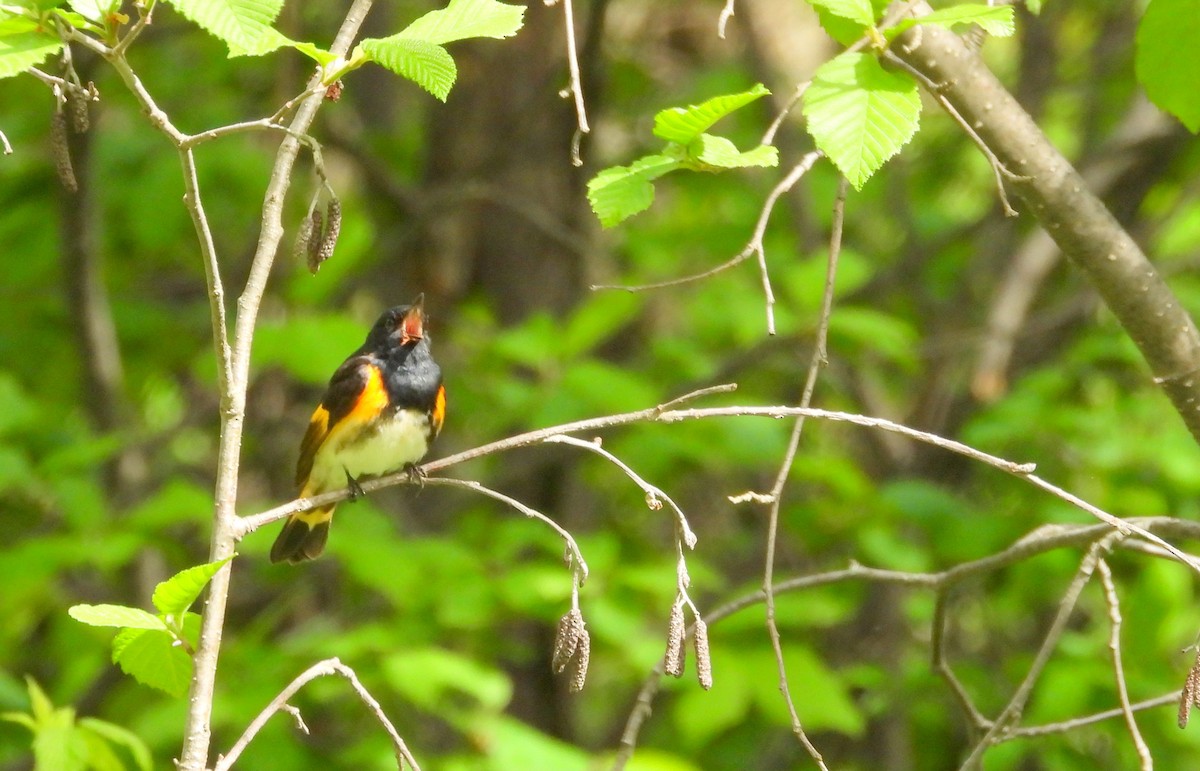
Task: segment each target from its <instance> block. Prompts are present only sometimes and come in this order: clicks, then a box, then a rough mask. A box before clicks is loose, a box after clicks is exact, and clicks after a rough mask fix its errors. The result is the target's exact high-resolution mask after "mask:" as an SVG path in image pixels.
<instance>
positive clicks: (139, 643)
mask: <svg viewBox="0 0 1200 771" xmlns="http://www.w3.org/2000/svg"><path fill="white" fill-rule="evenodd" d="M118 638H119V639H120V646H119V647H118V645H117V641H116V640H114V641H113V662H114V663H116V664H117V665H119V666H120V667H121V669H122V671H124V672H125V674H127V675H130V676H131V677H133V679H135V680H137V681H138V682H139V683H141V684H142V685H148V686H150V687H151V688H157V689H158V690H160V691H163V692H165V693H168V694H170V695H172V696H176V697H179V696H183V695H184V694H185V693H187V689H188V683H190V682H191V679H192V657H191V656H189V655H188V654H187V652H186V651H184V650H183V647H182V646H181V645H179V644H177V643H176V642H175V639H174V638H173V637H172V636H171V635H170V634H168V633H167V632H165V631H158V630H154V629H127V630H125V631H123V632H122V633H121V634H120V635H118Z"/></svg>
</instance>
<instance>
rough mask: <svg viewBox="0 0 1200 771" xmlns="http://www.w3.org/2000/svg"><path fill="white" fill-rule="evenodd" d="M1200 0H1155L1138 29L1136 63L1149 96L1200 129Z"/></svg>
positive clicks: (1197, 129) (1193, 127)
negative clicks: (1199, 46)
mask: <svg viewBox="0 0 1200 771" xmlns="http://www.w3.org/2000/svg"><path fill="white" fill-rule="evenodd" d="M1198 40H1200V0H1154V2H1152V3H1150V5H1149V7H1148V8H1146V13H1145V14H1144V15H1143V16H1142V21H1141V23H1140V24H1139V25H1138V31H1137V55H1136V60H1135V65H1136V69H1137V78H1138V82H1139V83H1141V84H1142V88H1144V89H1146V96H1148V97H1150V100H1151V101H1152V102H1154V103H1155V104H1156V105H1158V106H1159V107H1161V108H1162V109H1163V110H1165V111H1167V112H1169V113H1171V114H1172V115H1174V116H1175V117H1176V118H1178V119H1179V120H1180V121H1181V122H1182V123H1183V125H1185V126H1187V128H1188V130H1189V131H1191V132H1192V133H1193V134H1194V133H1196V132H1200V99H1197V98H1196V95H1197V94H1200V66H1198V65H1197V63H1196V41H1198Z"/></svg>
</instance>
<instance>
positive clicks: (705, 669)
mask: <svg viewBox="0 0 1200 771" xmlns="http://www.w3.org/2000/svg"><path fill="white" fill-rule="evenodd" d="M692 644H693V645H694V646H695V647H696V677H697V678H699V680H700V687H701V688H703V689H704V690H706V691H707V690H710V689H711V688H712V686H713V678H712V657H711V656H709V653H708V624H706V623H704V619H702V618H697V619H696V624H695V626H693V627H692Z"/></svg>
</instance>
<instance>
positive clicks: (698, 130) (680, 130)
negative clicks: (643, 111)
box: [654, 83, 771, 145]
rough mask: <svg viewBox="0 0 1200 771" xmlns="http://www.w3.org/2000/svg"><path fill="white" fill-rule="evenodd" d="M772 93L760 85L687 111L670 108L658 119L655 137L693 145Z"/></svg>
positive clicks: (684, 108) (661, 113)
mask: <svg viewBox="0 0 1200 771" xmlns="http://www.w3.org/2000/svg"><path fill="white" fill-rule="evenodd" d="M769 93H771V92H770V91H768V90H767V87H766V86H764V85H763V84H762V83H759V84H757V85H755V86H754V88H751V89H750V90H749V91H743V92H741V93H740V94H726V95H724V96H714V97H713V98H712V99H708V100H706V101H704V102H701V103H700V104H693V105H689V106H687V107H669V108H667V109H665V110H662V111H661V112H659V113H658V114H657V115H655V116H654V136H656V137H658V138H659V139H665V140H667V141H668V142H677V143H679V144H681V145H690V144H691V143H692V142H694V141H696V139H697V138H698V137H699V136H700V135H701V134H702V133H704V132H705V131H707V130H708V129H709V128H710V127H711V126H712V125H713V124H714V123H716V122H717V121H719V120H720V119H721V118H724V117H725V116H726V115H728V114H729V113H731V112H733V111H734V110H737V109H739V108H742V107H745V106H746V105H748V104H750V103H751V102H753V101H754V100H756V99H760V98H762V97H764V96H766V95H767V94H769Z"/></svg>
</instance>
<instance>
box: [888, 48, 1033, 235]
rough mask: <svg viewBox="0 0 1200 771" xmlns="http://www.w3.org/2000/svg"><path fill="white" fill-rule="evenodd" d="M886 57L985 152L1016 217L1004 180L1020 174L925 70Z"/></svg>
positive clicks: (999, 190) (1008, 210)
mask: <svg viewBox="0 0 1200 771" xmlns="http://www.w3.org/2000/svg"><path fill="white" fill-rule="evenodd" d="M884 58H886V59H887V60H888V62H890V63H892V64H895V65H897V66H898V67H900V68H901V69H903V70H904V71H905V72H907V73H908V74H910V75H912V76H913V77H914V78H916V79H917V80H919V81H920V82H921V83H922V84H923V85H924V86H925V89H926V90H927V91H928V92H929V94H930V96H932V97H933V98H934V99H935V100H937V103H938V104H940V105H941V106H942V109H943V110H945V111H946V113H947V114H948V115H949V116H950V117H951V118H952V119H953V120H954V122H955V123H957V124H958V126H959V128H961V129H962V130H963V132H964V133H965V134H966V135H967V136H968V137H969V138H970V140H971V141H972V142H974V143H975V146H976V147H978V148H979V151H980V152H982V153H983V156H984V157H985V158H987V161H988V163H989V164H990V165H991V167H992V174H993V175H994V176H995V178H996V193H997V195H998V196H999V198H1000V205H1001V206H1002V207H1003V209H1004V216H1005V217H1016V216H1017V210H1016V209H1014V208H1013V207H1012V204H1010V203H1009V202H1008V193H1007V192H1006V191H1005V189H1004V180H1005V178H1015V177H1017V176H1019V175H1017V174H1016V173H1014V172H1012V171H1010V170H1009V169H1008V168H1007V167H1006V166H1005V165H1004V163H1003V162H1002V161H1001V160H1000V158H999V157H997V156H996V153H995V152H993V151H992V148H990V147H988V146H987V143H986V142H984V141H983V137H981V136H979V132H977V131H976V130H975V128H974V127H973V126H972V125H971V124H970V123H968V122H967V120H966V118H964V117H963V116H962V114H961V113H959V111H958V109H957V108H955V106H954V105H953V104H952V103H951V102H950V100H949V99H947V98H946V97H945V96H944V95H943V94H942V89H941V88H940V87H939V86H938V84H937V83H934V82H933V81H931V80H930V79H929V78H928V77H927V76H926V75H925V74H924V73H923V72H921V71H920V70H918V69H917V68H915V67H913V66H912V65H911V64H909V63H908V62H906V61H905V60H903V59H901V58H900V57H898V56H896V55H895V54H894V53H892V52H891V51H886V52H885V53H884Z"/></svg>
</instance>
